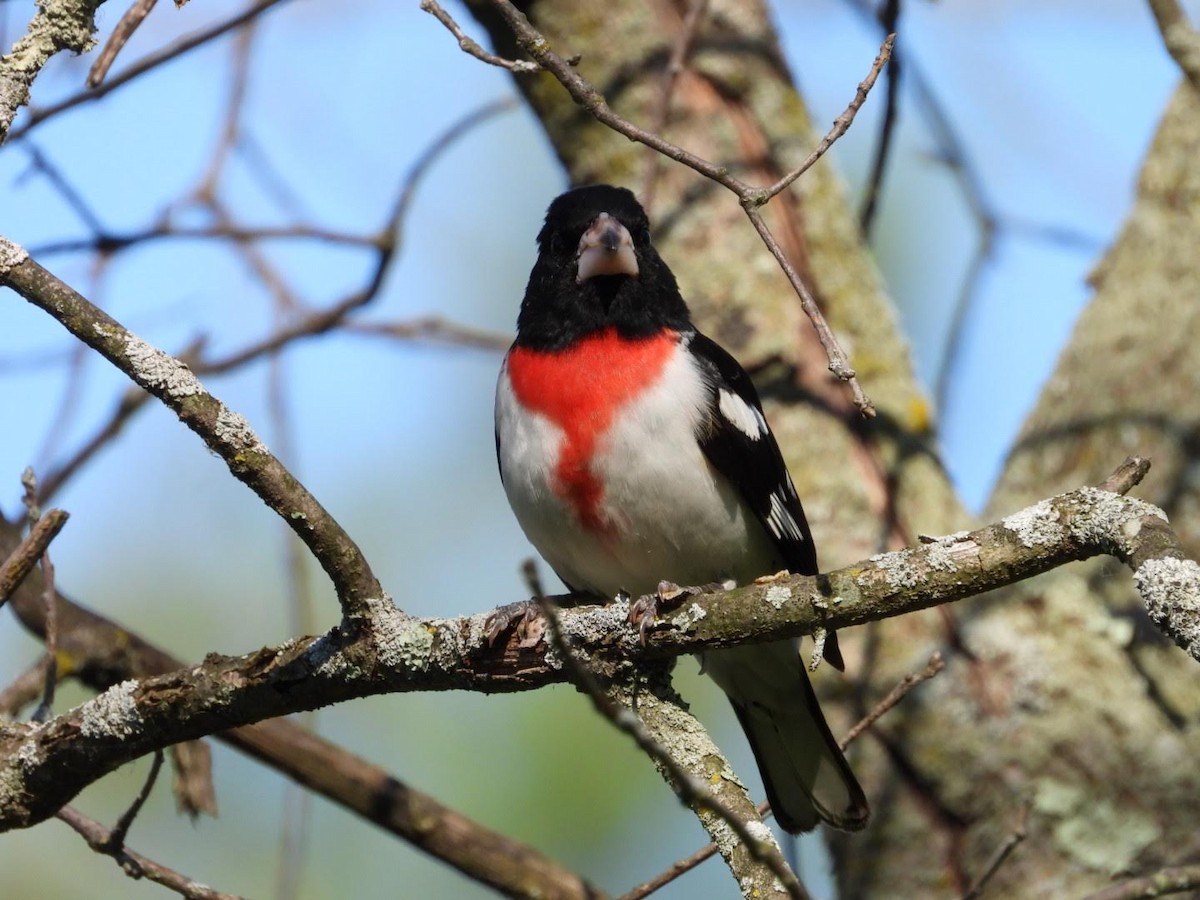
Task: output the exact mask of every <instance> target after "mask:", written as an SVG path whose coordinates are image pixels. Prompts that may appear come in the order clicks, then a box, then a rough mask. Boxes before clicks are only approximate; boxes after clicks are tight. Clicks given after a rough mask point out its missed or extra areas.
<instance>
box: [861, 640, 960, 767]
mask: <svg viewBox="0 0 1200 900" xmlns="http://www.w3.org/2000/svg"><path fill="white" fill-rule="evenodd" d="M944 668H946V663H945V662H944V661H943V660H942V654H941V653H939V652H937V651H936V650H935V651H934V652H933V654H932V655H931V656H930V657H929V662H928V663H926V664H925V668H924V669H922V670H921V671H920V672H909V673H908V674H907V675H905V676H904V677H903V678H902V679H900V683H899V684H897V685H896V686H895V687H894V688H892V689H891V690H890V691H888V695H887V696H886V697H884V698H883V699H882V700H880V701H879V702H878V703H877V704H875V708H874V709H872V710H871V711H870V712H869V713H867V714H866V715H865V716H863V717H862V719H861V720H860V721H859V722H858V723H857V724H856V725H855V726H854V727H853V728H851V729H850V730H849V731H847V732H846V735H845V737H843V738H842V739H841V740H840V741H838V746H839V747H841V748H842V749H843V750H845V749H846V748H847V747H848V746H850V743H851V742H852V741H854V740H855V739H856V738H858V736H859V735H860V734H862V733H863V732H864V731H866V730H867V729H868V728H870V727H871V726H872V725H874V724H875V723H876V722H878V721H879V718H880V717H881V716H882V715H883V714H884V713H886V712H887V711H888V710H889V709H891V708H892V707H893V706H895V705H896V704H897V703H899V702H900V701H901V700H903V699H904V698H905V697H907V696H908V694H909V693H910V692H911V691H912V689H913V688H915V687H916V686H917V685H918V684H920V683H921V682H923V681H928V680H929V679H930V678H932V677H933V676H934V675H936V674H937V673H938V672H940V671H942V669H944Z"/></svg>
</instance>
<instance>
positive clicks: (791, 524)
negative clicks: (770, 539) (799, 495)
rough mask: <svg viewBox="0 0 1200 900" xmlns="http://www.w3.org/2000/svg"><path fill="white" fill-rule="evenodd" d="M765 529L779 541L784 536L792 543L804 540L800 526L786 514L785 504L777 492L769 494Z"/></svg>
mask: <svg viewBox="0 0 1200 900" xmlns="http://www.w3.org/2000/svg"><path fill="white" fill-rule="evenodd" d="M767 527H768V528H770V529H771V533H772V534H773V535H775V537H776V538H778V539H780V540H782V539H783V537H784V536H785V535H786V536H787V537H789V538H791V539H792V540H793V541H803V540H804V532H802V531H801V530H800V526H799V525H798V524H797V523H796V520H795V519H794V518H793V517H792V514H791V513H790V512H788V509H787V504H786V503H785V502H784V500H783V497H782V495H781V494H780V493H779V491H772V492H771V511H770V512H769V513H767Z"/></svg>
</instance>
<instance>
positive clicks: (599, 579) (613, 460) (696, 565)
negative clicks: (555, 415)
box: [496, 353, 782, 597]
mask: <svg viewBox="0 0 1200 900" xmlns="http://www.w3.org/2000/svg"><path fill="white" fill-rule="evenodd" d="M690 365H691V362H690V361H689V358H688V357H687V355H686V354H682V353H681V354H677V355H675V356H674V357H673V358H672V360H671V361H670V362H669V363H668V364H667V366H666V367H665V368H664V371H663V373H662V377H661V378H660V379H659V380H658V381H657V382H656V384H655V386H654V387H653V388H652V389H651V390H649V391H647V392H645V393H643V394H641V395H640V396H639V397H638V398H637V399H636V400H634V401H632V402H631V403H629V404H628V405H627V406H626V407H625V408H624V409H622V410H621V412H620V414H619V415H618V416H616V417H615V424H614V425H613V426H612V427H611V428H610V429H609V430H608V431H607V432H605V433H604V434H603V435H602V436H601V437H600V438H599V439H598V440H597V442H596V448H595V452H594V453H593V455H592V458H591V462H590V469H591V471H592V472H593V473H594V474H595V475H596V476H597V478H598V479H599V482H600V484H602V485H603V486H604V491H603V494H602V495H601V497H600V499H599V503H598V505H597V511H598V513H599V514H600V517H601V518H602V519H603V520H604V522H605V526H606V527H605V528H604V529H602V530H597V529H594V528H588V527H585V526H584V525H583V524H582V523H581V522H580V520H579V518H578V516H577V515H576V513H575V511H574V510H573V509H571V508H570V506H569V505H568V504H567V503H566V502H565V501H564V500H562V499H561V498H560V496H559V495H558V493H556V491H555V482H554V478H555V466H556V464H557V461H558V454H559V448H560V446H561V443H562V441H563V433H562V432H561V431H560V430H559V428H558V427H557V426H556V425H555V423H554V422H552V421H551V420H550V419H548V418H547V417H545V416H541V415H538V414H530V413H529V412H528V411H524V412H522V413H521V414H520V415H518V414H517V406H516V399H515V397H514V396H513V392H512V389H511V386H510V385H509V383H508V378H507V372H502V373H501V376H500V383H499V386H498V388H497V397H496V425H497V428H498V431H499V435H500V442H501V448H502V452H501V474H502V476H503V479H504V487H505V491H506V492H507V494H508V499H509V502H510V503H511V504H512V508H513V511H514V512H515V513H516V516H517V520H518V521H519V522H520V524H521V527H522V529H523V530H524V531H525V534H526V536H527V537H528V538H529V540H530V542H531V543H532V544H533V545H534V547H536V548H537V550H538V552H539V553H541V555H542V556H543V557H544V558H545V560H546V562H548V563H549V564H550V565H551V566H552V567H553V568H554V570H555V572H557V573H558V575H559V577H561V578H562V579H563V581H565V582H566V583H567V584H568V585H569V586H571V587H573V588H575V589H579V590H587V591H592V592H595V593H597V594H601V595H603V596H606V597H612V596H614V595H615V594H616V593H618V592H619V591H621V590H624V591H626V592H628V593H629V594H631V595H633V596H639V595H641V594H645V593H649V592H650V591H653V590H654V588H655V587H656V586H657V585H658V582H659V581H662V580H667V581H673V582H675V583H677V584H681V585H694V584H703V583H706V582H710V581H718V580H723V579H726V578H732V579H734V580H735V581H738V582H741V583H745V582H746V581H749V580H751V579H753V578H755V577H757V576H758V575H762V574H766V573H770V572H774V571H776V570H778V569H779V568H781V567H782V563H781V561H780V560H778V559H777V557H776V554H775V553H774V550H773V548H772V545H771V542H770V541H769V539H768V538H767V535H766V533H765V531H763V529H762V527H761V526H760V525H759V524H758V522H757V521H756V520H755V519H754V517H753V515H752V514H751V513H749V511H748V510H747V508H746V507H745V505H744V504H743V503H742V500H741V497H740V496H739V494H738V493H737V491H736V490H735V489H734V488H733V487H732V486H731V485H730V484H729V483H728V482H727V481H726V480H725V478H724V477H722V476H721V475H720V474H719V473H717V472H716V470H715V469H713V467H712V466H711V465H710V464H709V462H708V460H707V459H706V458H705V457H704V454H703V453H702V451H701V450H700V447H699V444H698V443H697V442H696V438H695V435H696V432H697V426H698V425H699V424H700V419H701V417H702V416H703V415H704V412H703V410H704V409H705V407H706V404H707V402H708V401H707V397H706V393H705V392H706V388H705V386H704V384H703V383H702V382H701V380H700V379H699V378H697V377H696V376H695V375H694V373H692V372H690V371H687V370H684V369H683V368H682V367H684V366H690Z"/></svg>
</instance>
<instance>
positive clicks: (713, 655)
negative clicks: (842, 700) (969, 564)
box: [703, 641, 869, 834]
mask: <svg viewBox="0 0 1200 900" xmlns="http://www.w3.org/2000/svg"><path fill="white" fill-rule="evenodd" d="M703 665H704V671H705V672H706V673H707V674H708V675H710V676H711V677H712V679H713V680H714V681H716V682H717V684H718V685H720V686H721V689H722V690H724V691H725V693H726V694H728V695H729V700H730V702H731V703H732V704H733V709H734V712H736V713H737V717H738V721H739V722H741V723H742V728H743V730H744V731H745V732H746V737H747V738H748V739H749V741H750V748H751V749H752V750H753V751H754V758H755V760H756V761H757V762H758V770H759V772H760V773H762V779H763V785H764V786H765V787H766V790H767V799H768V800H769V801H770V802H771V809H772V811H773V812H774V813H775V821H777V822H778V823H779V825H780V827H781V828H783V829H784V830H785V831H789V832H792V833H793V834H794V833H796V832H800V831H809V830H811V829H812V828H814V827H816V825H817V823H818V822H822V821H823V822H826V823H828V824H830V825H832V826H833V827H835V828H840V829H843V830H845V831H859V830H861V829H862V828H863V827H865V826H866V824H867V817H868V815H869V810H868V808H867V798H866V796H865V795H864V794H863V790H862V788H861V787H860V786H859V783H858V780H857V779H856V778H855V777H854V773H853V772H852V771H850V766H849V764H848V763H847V762H846V757H845V756H843V755H842V751H841V749H840V748H839V747H838V745H837V742H836V741H835V740H834V739H833V735H832V734H831V733H830V731H829V725H828V724H827V723H826V722H825V716H824V715H823V714H822V712H821V707H820V706H819V705H818V704H817V697H816V694H815V693H813V689H812V685H811V684H810V683H809V680H808V673H807V672H806V671H805V669H804V664H803V662H801V660H800V656H799V653H798V652H797V648H796V644H795V642H793V641H779V642H777V643H772V644H759V645H753V646H746V647H733V648H730V649H728V650H716V651H710V652H708V653H706V654H704V661H703Z"/></svg>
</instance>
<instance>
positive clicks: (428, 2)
mask: <svg viewBox="0 0 1200 900" xmlns="http://www.w3.org/2000/svg"><path fill="white" fill-rule="evenodd" d="M421 9H422V10H424V11H425V12H427V13H429V14H430V15H432V16H433V17H434V18H435V19H437V20H438V21H439V22H441V23H442V24H443V25H445V26H446V28H447V29H448V30H449V31H450V33H451V34H452V35H454V37H455V39H456V40H457V41H458V46H459V49H460V50H462V51H463V52H464V53H467V54H468V55H470V56H473V57H475V58H476V59H477V60H479V61H480V62H485V63H487V64H488V65H489V66H497V67H499V68H501V69H507V70H508V71H510V72H512V73H513V74H520V75H527V74H530V73H533V72H540V71H541V70H542V67H541V66H539V65H538V64H537V63H535V62H530V61H529V60H525V59H505V58H504V57H502V56H497V55H496V54H494V53H488V52H487V51H486V50H484V49H483V47H481V46H480V45H479V44H478V43H476V42H475V41H473V40H472V39H471V38H469V37H467V35H466V33H465V32H464V31H463V30H462V28H460V27H459V24H458V23H457V22H455V21H454V18H453V17H452V16H451V15H450V13H448V12H446V11H445V10H444V9H442V7H441V6H439V5H438V4H437V2H436V0H421Z"/></svg>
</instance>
